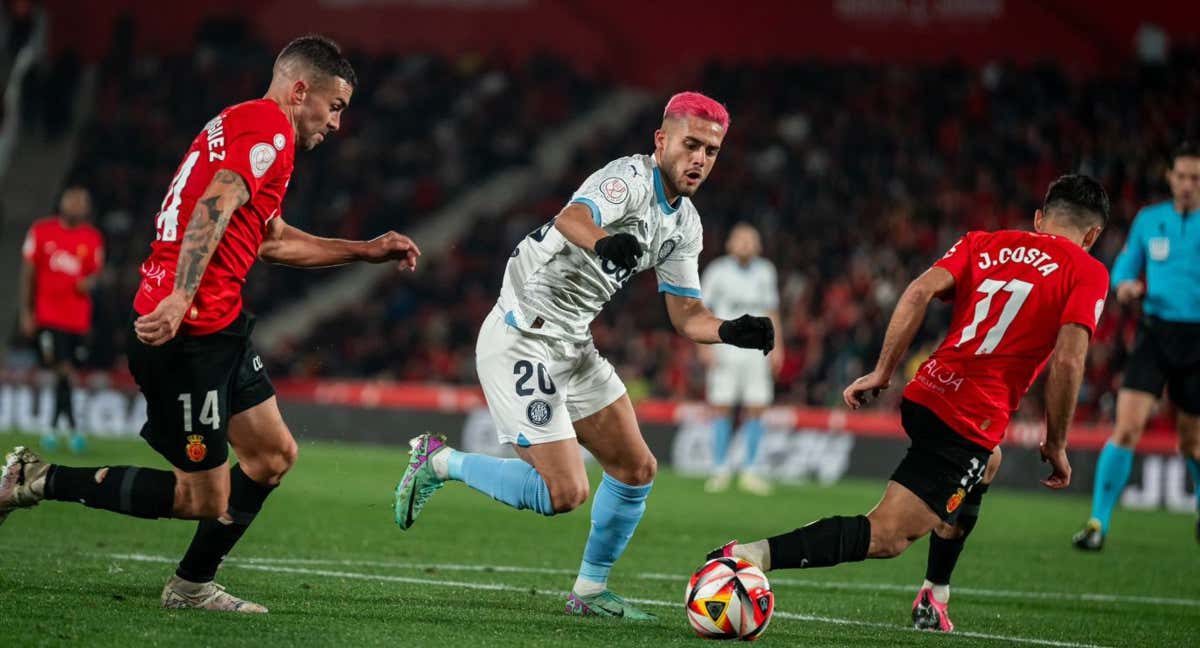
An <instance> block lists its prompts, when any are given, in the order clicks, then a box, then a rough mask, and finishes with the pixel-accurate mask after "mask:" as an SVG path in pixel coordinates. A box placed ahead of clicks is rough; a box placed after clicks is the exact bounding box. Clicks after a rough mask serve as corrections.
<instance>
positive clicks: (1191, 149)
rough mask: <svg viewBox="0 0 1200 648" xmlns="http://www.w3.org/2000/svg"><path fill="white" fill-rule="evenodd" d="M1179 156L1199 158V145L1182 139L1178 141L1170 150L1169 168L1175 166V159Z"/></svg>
mask: <svg viewBox="0 0 1200 648" xmlns="http://www.w3.org/2000/svg"><path fill="white" fill-rule="evenodd" d="M1181 157H1190V158H1200V145H1197V144H1196V143H1195V142H1191V141H1183V142H1180V143H1179V145H1178V146H1176V147H1175V149H1174V150H1172V151H1171V168H1172V169H1174V168H1175V161H1176V160H1178V159H1179V158H1181Z"/></svg>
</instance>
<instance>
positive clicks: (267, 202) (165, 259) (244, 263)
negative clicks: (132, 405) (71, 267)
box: [133, 99, 295, 335]
mask: <svg viewBox="0 0 1200 648" xmlns="http://www.w3.org/2000/svg"><path fill="white" fill-rule="evenodd" d="M294 132H295V131H294V130H293V129H292V124H291V121H289V120H288V118H287V116H286V115H284V114H283V110H281V109H280V108H279V104H277V103H275V102H274V101H271V100H270V99H258V100H255V101H247V102H244V103H240V104H237V105H235V106H230V107H228V108H226V109H225V110H222V111H221V114H219V115H217V116H216V117H214V118H213V119H212V120H211V121H209V122H208V124H207V125H205V127H204V130H202V131H200V134H199V135H197V136H196V139H194V140H192V146H191V147H190V148H189V149H188V151H187V153H186V154H185V155H184V156H183V162H181V163H180V164H179V169H178V170H176V171H175V177H174V179H172V180H171V185H170V186H169V187H168V188H167V195H166V197H164V198H163V202H162V207H161V208H160V210H159V212H158V216H157V218H156V220H155V223H156V227H157V236H156V237H155V241H154V243H153V244H151V246H150V247H151V251H150V258H148V259H146V262H145V263H143V264H142V284H141V286H139V287H138V291H137V295H135V296H134V298H133V309H134V310H135V311H137V312H138V313H139V314H142V315H145V314H147V313H149V312H150V311H152V310H154V308H155V306H157V305H158V302H160V301H162V300H163V298H164V297H166V296H167V295H169V294H171V290H172V289H173V288H174V286H175V266H176V262H177V261H178V259H179V248H180V244H181V243H182V242H183V235H184V233H185V232H186V231H187V225H188V220H189V219H190V218H191V215H192V210H193V209H195V208H196V201H197V200H199V199H200V197H201V196H202V195H204V191H205V189H207V188H208V184H209V183H210V182H212V179H213V176H214V175H216V173H217V171H219V170H221V169H229V170H230V171H233V172H234V173H236V174H238V175H239V176H241V177H242V180H244V181H245V182H246V188H247V189H248V190H249V192H250V200H248V201H247V202H246V204H245V205H242V206H241V208H239V209H238V210H237V211H236V212H234V214H233V217H232V218H231V219H230V221H229V226H228V227H227V228H226V229H225V234H224V236H222V237H221V241H220V243H218V244H217V249H216V251H214V252H213V256H212V259H211V260H210V261H209V263H208V267H207V268H205V271H204V276H203V277H202V278H201V279H200V287H199V289H197V291H196V297H195V298H194V299H193V300H192V305H191V307H190V308H188V311H187V312H186V313H185V314H184V317H183V323H182V324H181V325H180V327H179V330H180V333H183V334H186V335H206V334H209V333H215V332H217V331H219V330H221V329H223V328H225V327H226V326H228V325H229V323H230V322H232V321H233V320H234V319H235V318H237V316H238V314H239V313H241V312H242V284H244V283H246V273H248V272H250V266H252V265H254V260H255V259H257V258H258V248H259V246H261V245H262V241H263V236H264V234H265V233H266V227H267V222H268V221H270V220H271V219H272V218H274V217H276V216H278V215H279V210H280V207H281V205H282V203H283V196H284V194H285V193H286V192H287V186H288V181H289V180H290V179H291V177H292V162H293V160H294V158H295V144H294V140H295V135H294Z"/></svg>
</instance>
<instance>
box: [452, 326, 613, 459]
mask: <svg viewBox="0 0 1200 648" xmlns="http://www.w3.org/2000/svg"><path fill="white" fill-rule="evenodd" d="M475 371H476V372H477V373H478V374H479V384H480V385H481V386H482V387H483V395H484V396H485V397H486V398H487V404H488V410H490V411H491V413H492V419H493V420H494V421H495V423H496V435H497V436H498V437H499V439H500V443H515V444H517V445H519V446H522V447H528V446H531V445H537V444H539V443H549V442H551V441H561V440H563V439H573V438H575V427H574V426H573V425H572V422H573V421H578V420H579V419H581V418H585V417H588V416H591V415H592V414H595V413H596V412H598V411H600V410H602V409H604V408H605V407H607V406H609V405H611V404H612V403H614V402H615V401H616V400H617V399H618V398H620V397H621V395H622V394H624V393H625V383H623V382H621V379H620V378H618V377H617V372H616V370H615V369H613V366H612V365H611V364H609V362H608V361H607V360H605V359H604V358H602V357H600V353H599V352H598V351H597V350H596V346H595V345H594V344H592V342H591V341H588V342H586V343H583V344H573V343H569V342H563V341H560V340H554V339H550V338H543V337H539V336H536V335H529V334H526V333H522V332H521V331H519V330H517V329H516V328H514V327H512V326H509V325H508V324H506V323H505V321H504V312H503V311H502V310H501V309H500V307H499V306H497V307H496V308H493V309H492V312H491V313H489V314H488V316H487V319H485V320H483V326H482V327H481V328H480V329H479V340H478V341H477V342H476V343H475Z"/></svg>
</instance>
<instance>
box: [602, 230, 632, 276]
mask: <svg viewBox="0 0 1200 648" xmlns="http://www.w3.org/2000/svg"><path fill="white" fill-rule="evenodd" d="M593 249H595V250H596V254H597V255H598V256H599V257H600V258H601V259H607V260H609V261H612V262H613V263H615V264H616V265H617V266H619V267H621V268H623V269H625V270H633V269H634V268H636V267H637V260H638V257H640V256H642V246H641V244H640V243H638V241H637V239H636V238H634V237H633V234H626V233H624V232H622V233H620V234H613V235H612V236H606V237H604V238H602V239H600V240H599V241H596V245H594V246H593Z"/></svg>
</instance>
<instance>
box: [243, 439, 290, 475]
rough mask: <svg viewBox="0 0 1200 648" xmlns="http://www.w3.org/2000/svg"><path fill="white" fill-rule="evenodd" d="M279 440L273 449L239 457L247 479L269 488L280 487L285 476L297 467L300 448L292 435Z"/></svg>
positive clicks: (265, 449) (264, 449)
mask: <svg viewBox="0 0 1200 648" xmlns="http://www.w3.org/2000/svg"><path fill="white" fill-rule="evenodd" d="M279 439H280V441H279V442H278V443H277V444H275V445H274V446H273V447H270V448H263V449H260V450H259V451H257V452H252V453H246V454H245V456H239V457H238V462H239V463H240V464H241V466H242V472H244V473H246V476H247V477H249V478H250V479H253V480H254V481H256V482H258V483H260V484H265V485H268V486H278V485H279V482H281V481H283V476H284V475H286V474H287V473H288V471H289V470H291V469H292V466H294V465H296V459H297V458H298V457H299V455H300V448H299V446H297V445H296V440H295V439H293V438H292V435H291V434H290V433H285V434H282V435H279Z"/></svg>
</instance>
